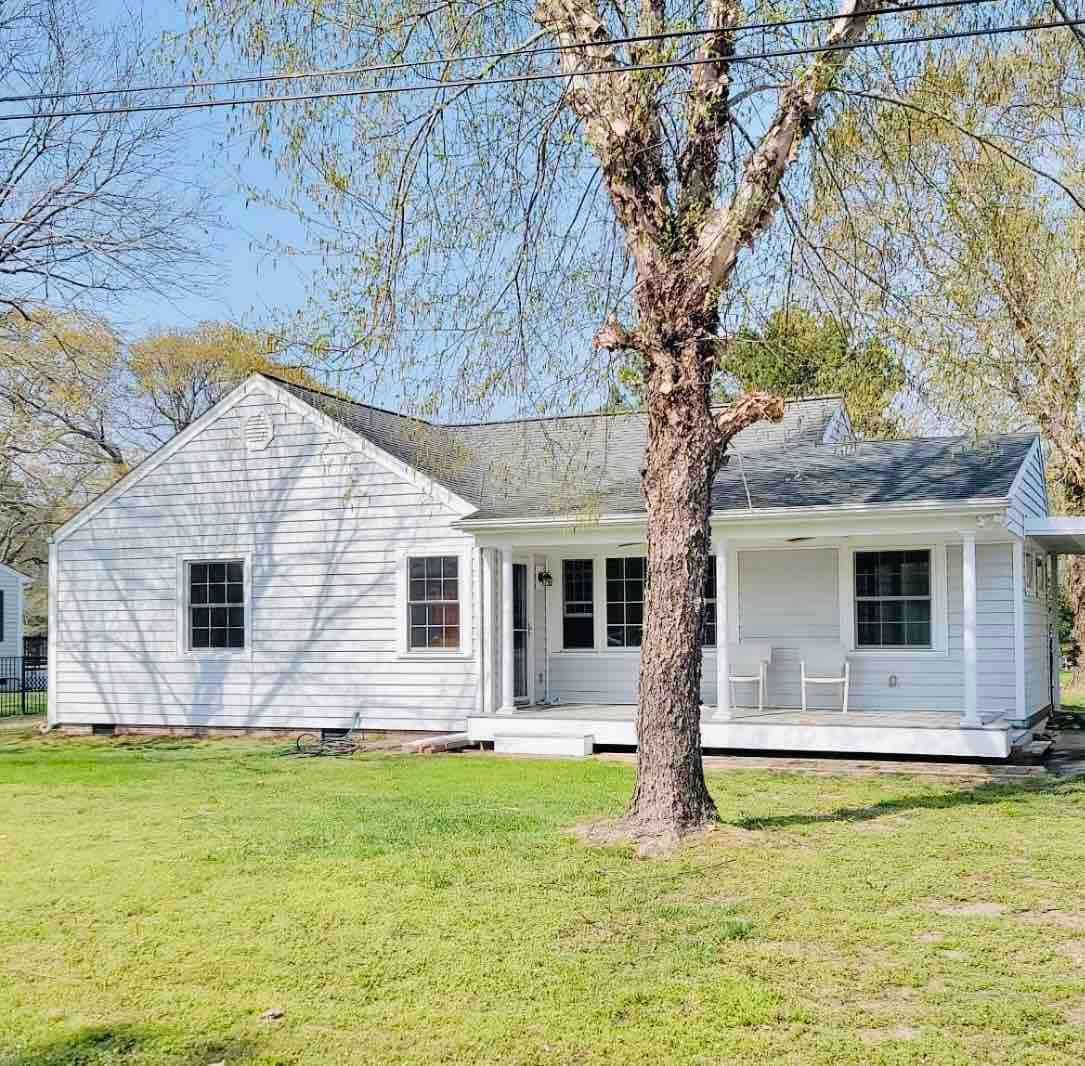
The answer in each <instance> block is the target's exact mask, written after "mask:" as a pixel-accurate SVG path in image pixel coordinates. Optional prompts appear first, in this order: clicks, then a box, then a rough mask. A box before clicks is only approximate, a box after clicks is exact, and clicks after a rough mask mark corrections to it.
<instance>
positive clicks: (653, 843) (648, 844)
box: [569, 818, 765, 859]
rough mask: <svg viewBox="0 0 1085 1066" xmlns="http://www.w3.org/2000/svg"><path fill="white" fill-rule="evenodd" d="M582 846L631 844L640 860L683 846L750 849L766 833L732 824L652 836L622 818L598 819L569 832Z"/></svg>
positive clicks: (664, 854) (662, 854)
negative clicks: (696, 845)
mask: <svg viewBox="0 0 1085 1066" xmlns="http://www.w3.org/2000/svg"><path fill="white" fill-rule="evenodd" d="M569 831H570V832H571V833H572V834H573V836H575V837H576V838H577V839H578V840H579V841H580V842H581V843H583V844H587V845H589V846H592V847H601V848H606V847H620V846H623V845H629V844H633V845H635V846H636V849H637V851H636V854H637V858H639V859H655V858H666V857H667V856H669V855H672V854H673V853H674V852H675V851H676V850H677V849H678V848H679V847H680V846H682V845H685V844H718V845H719V844H722V845H725V846H727V847H751V846H753V845H755V844H759V843H761V842H762V839H763V838H764V836H765V834H764V833H760V832H757V831H756V830H752V829H739V828H738V827H737V826H733V825H721V824H714V825H709V826H706V827H705V828H704V829H697V830H693V831H691V832H689V833H682V834H679V833H673V832H664V833H653V832H648V831H644V830H640V829H638V828H636V827H633V826H630V825H629V823H628V822H627V821H626V820H625V819H624V818H597V819H593V820H591V821H588V822H579V823H578V824H576V825H574V826H573V827H572V828H571V829H570V830H569Z"/></svg>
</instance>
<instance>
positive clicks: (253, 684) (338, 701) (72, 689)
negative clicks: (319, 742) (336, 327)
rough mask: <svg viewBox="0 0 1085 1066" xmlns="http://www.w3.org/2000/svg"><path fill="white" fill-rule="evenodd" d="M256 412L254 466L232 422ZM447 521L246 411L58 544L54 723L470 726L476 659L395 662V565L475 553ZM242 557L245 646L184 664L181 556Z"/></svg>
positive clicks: (429, 504)
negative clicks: (263, 441)
mask: <svg viewBox="0 0 1085 1066" xmlns="http://www.w3.org/2000/svg"><path fill="white" fill-rule="evenodd" d="M257 411H262V412H267V413H268V414H269V415H270V417H271V418H272V420H273V424H274V426H275V437H274V439H273V441H272V443H271V445H270V447H269V448H267V449H266V450H265V451H259V452H251V453H250V452H247V451H246V450H245V449H244V447H243V446H242V445H241V443H240V427H241V418H242V416H245V415H249V414H252V413H255V412H257ZM455 517H456V516H455V514H454V513H453V512H452V511H451V510H450V509H448V508H447V507H446V506H444V505H443V504H442V503H440V502H439V501H437V500H435V499H432V498H431V497H429V496H427V495H425V494H424V493H422V492H420V491H419V489H418V487H417V486H415V485H412V484H409V483H408V482H406V481H404V480H402V479H401V478H399V477H397V476H395V475H394V474H390V473H389V472H388V471H387V470H386V469H385V468H384V467H382V466H380V465H378V464H377V463H375V462H373V461H372V460H371V459H369V458H367V457H364V456H361V455H359V454H358V453H357V452H355V451H353V450H351V449H350V448H349V447H348V446H347V445H346V444H345V443H344V442H343V441H341V440H339V439H338V438H336V437H335V436H333V435H331V434H328V433H326V432H325V431H324V430H323V428H322V427H321V426H320V425H319V424H318V423H316V422H312V421H309V420H307V419H305V418H302V417H301V416H299V415H297V414H296V413H294V412H292V411H288V410H287V409H286V408H285V407H284V406H283V405H281V404H278V403H275V402H269V400H268V399H266V398H262V397H258V396H249V397H247V398H246V399H245V400H244V401H243V403H242V404H241V405H240V406H239V407H238V408H236V409H235V410H233V411H231V412H229V413H228V414H226V415H224V416H223V417H222V418H221V419H220V420H219V421H218V422H216V423H214V424H213V425H212V426H209V427H207V428H205V429H204V431H203V432H202V433H200V434H199V435H197V436H196V437H195V438H193V439H192V440H191V441H189V442H188V443H187V444H186V445H185V446H184V447H183V448H182V449H181V450H180V451H178V452H177V453H175V454H174V455H173V456H171V457H170V458H169V459H168V460H167V461H166V462H165V463H164V464H163V465H162V466H161V467H159V468H158V469H157V470H154V471H152V472H151V473H150V474H148V475H147V476H146V477H144V478H143V479H142V480H140V481H139V482H137V483H136V484H135V485H134V486H133V487H132V488H131V489H129V490H128V491H127V492H125V493H123V494H121V495H119V496H118V497H116V498H115V499H114V500H112V501H111V502H110V503H109V504H108V505H107V506H106V507H105V508H104V509H103V510H102V511H100V512H99V513H98V514H97V515H95V516H94V517H93V518H92V519H91V520H90V521H89V522H87V523H86V524H85V525H84V526H82V527H81V528H79V529H77V530H76V531H75V532H73V533H72V534H71V535H70V536H69V537H68V538H67V539H66V540H64V541H62V542H61V543H60V544H59V545H58V548H57V553H58V588H57V596H56V603H57V646H56V661H55V665H54V672H55V678H56V681H55V684H56V710H57V717H58V720H59V721H60V722H61V723H73V724H75V723H93V722H117V723H121V724H126V725H144V726H145V725H170V726H178V725H193V726H207V725H220V726H234V727H240V726H253V725H265V726H276V727H289V728H320V727H325V726H342V725H347V724H349V723H350V721H351V719H352V717H353V716H354V714H355V712H356V711H360V712H361V714H362V724H363V725H367V724H368V725H370V726H372V727H378V726H379V727H382V728H387V727H388V724H389V723H394V724H396V725H397V726H399V727H400V728H435V727H436V728H445V727H447V728H462V727H463V726H464V725H465V722H466V716H467V714H468V713H469V712H471V711H472V710H473V709H474V706H475V701H476V688H477V681H478V669H477V665H476V662H475V659H474V657H472V658H468V659H464V658H456V657H452V658H442V659H440V660H425V659H422V660H419V659H411V658H403V657H400V656H399V655H398V653H397V649H398V642H397V632H398V626H399V623H400V620H401V617H400V613H401V610H402V606H401V605H400V604H399V603H398V601H397V579H396V568H397V566H398V565H399V561H400V559H401V556H402V553H403V551H404V550H405V549H406V548H407V547H408V546H415V545H417V546H419V548H420V550H425V545H426V544H437V543H440V544H442V545H447V544H449V543H458V544H470V543H471V541H470V538H467V537H464V536H463V535H462V534H459V533H457V532H455V531H454V530H452V529H451V528H450V523H451V521H452V520H454V518H455ZM241 552H244V553H245V554H246V555H247V556H248V557H249V558H250V559H251V573H250V575H249V579H250V600H249V603H248V604H247V610H248V612H249V623H250V647H249V648H247V649H246V650H245V652H244V653H243V654H240V655H225V656H205V657H193V656H191V655H188V654H183V653H181V654H179V653H178V639H177V637H178V634H177V627H178V620H177V603H178V597H179V595H180V593H181V590H179V589H178V588H177V582H178V577H177V572H178V571H177V562H178V558H179V557H185V556H190V555H193V554H201V555H208V554H210V555H215V554H217V555H219V556H220V557H222V558H229V557H231V556H232V555H235V554H238V553H241ZM468 557H469V558H473V557H474V556H473V553H469V555H468ZM472 580H473V575H472V574H464V575H463V581H464V584H465V585H466V584H468V583H470V582H471V581H472ZM464 624H465V625H468V626H469V625H470V624H471V619H470V618H465V619H464ZM471 643H472V646H473V647H477V641H475V640H472V641H471Z"/></svg>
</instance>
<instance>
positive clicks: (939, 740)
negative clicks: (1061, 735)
mask: <svg viewBox="0 0 1085 1066" xmlns="http://www.w3.org/2000/svg"><path fill="white" fill-rule="evenodd" d="M635 714H636V708H635V707H634V706H633V705H632V704H569V705H567V706H550V707H529V708H524V709H522V710H519V711H516V712H514V713H512V714H501V713H498V714H496V715H478V716H475V717H472V718H470V719H469V720H468V736H469V737H470V739H471V740H472V741H473V742H476V743H492V744H493V745H494V748H495V750H497V751H498V752H505V753H508V754H536V755H545V754H553V755H580V754H590V753H591V752H592V751H594V750H595V749H596V748H612V747H619V748H620V747H635V746H636V743H637V737H636V729H635V725H634V716H635ZM716 715H717V712H716V709H715V708H713V707H706V708H704V710H703V712H702V716H701V743H702V745H703V747H704V748H705V749H706V750H709V751H713V750H718V751H773V752H777V751H779V752H807V753H811V754H813V753H818V754H823V753H834V754H857V755H858V754H863V755H897V756H899V755H914V756H928V757H938V758H964V759H1006V758H1009V756H1010V755H1011V754H1012V752H1013V750H1014V748H1015V747H1017V746H1020V745H1023V744H1026V743H1027V742H1028V741H1029V740H1030V739H1031V735H1032V734H1031V732H1030V731H1029V730H1028V729H1020V728H1015V727H1014V726H1012V725H1011V724H1010V723H1009V722H1007V721H1006V720H1005V719H1004V718H994V719H992V720H989V721H982V722H980V723H978V724H976V725H965V724H962V723H961V721H960V716H959V715H956V714H952V713H947V712H945V711H895V712H893V711H890V712H887V711H849V712H848V713H847V714H842V713H841V712H839V711H811V710H807V711H802V710H800V709H797V708H781V707H774V708H770V709H766V710H763V711H757V710H745V709H736V710H735V711H733V712H732V714H731V716H730V717H729V718H727V719H720V718H719V717H717V716H716Z"/></svg>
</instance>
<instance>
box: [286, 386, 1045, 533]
mask: <svg viewBox="0 0 1085 1066" xmlns="http://www.w3.org/2000/svg"><path fill="white" fill-rule="evenodd" d="M274 380H275V382H276V384H278V385H280V386H281V387H283V388H285V389H287V390H289V391H290V392H291V393H293V394H294V395H295V396H297V397H298V398H299V399H301V400H303V401H304V402H305V403H308V404H310V405H311V406H313V407H315V408H316V409H317V410H319V411H322V412H323V413H324V414H326V415H328V416H329V417H331V418H333V419H334V420H335V421H337V422H339V423H341V424H342V425H344V426H346V427H347V428H348V429H351V430H353V431H355V432H357V433H359V434H361V435H362V436H363V437H365V438H366V439H368V440H370V441H372V442H373V443H374V444H376V445H377V446H378V447H380V448H383V449H384V450H385V451H387V452H389V453H391V454H392V455H394V456H395V457H396V458H397V459H399V460H401V461H402V462H405V463H407V464H409V465H410V466H413V467H415V468H416V469H418V470H421V471H422V472H423V473H425V474H427V475H428V476H429V477H432V478H433V479H434V480H435V481H437V482H438V483H440V484H442V485H444V486H445V487H446V488H449V489H451V490H452V491H453V492H455V493H456V494H457V495H459V496H462V497H463V498H464V499H465V500H467V501H468V502H470V503H472V504H473V505H475V506H476V507H477V508H478V513H476V514H473V515H471V518H530V517H545V516H548V515H564V514H575V513H581V512H588V513H592V514H635V513H640V512H643V510H644V501H643V499H642V498H641V494H640V477H639V471H640V467H641V463H642V460H643V455H644V447H645V442H646V419H645V417H644V415H642V414H619V415H584V416H570V417H561V418H538V419H524V420H520V421H510V422H488V423H476V424H471V425H435V424H433V423H429V422H423V421H420V420H418V419H414V418H409V417H407V416H404V415H398V414H394V413H392V412H390V411H383V410H381V409H380V408H376V407H370V406H368V405H366V404H360V403H355V402H353V401H349V400H342V399H338V398H336V397H333V396H329V395H328V394H326V393H321V392H316V391H314V390H312V389H306V388H303V387H302V386H299V385H294V384H292V383H289V382H285V381H282V380H280V379H277V378H276V379H274ZM841 406H842V401H841V400H840V399H839V398H838V397H821V398H817V399H812V400H797V401H793V402H791V403H788V405H787V408H786V412H785V415H784V419H783V421H782V422H779V423H761V424H758V425H756V426H752V427H751V428H750V429H747V430H745V431H744V432H743V433H740V434H739V435H738V436H737V437H736V438H735V440H734V442H733V451H732V454H731V457H730V460H729V462H728V463H727V465H725V466H724V467H723V469H722V470H721V471H720V473H719V475H718V476H717V478H716V482H715V484H714V486H713V492H712V505H713V510H714V511H734V510H742V509H745V508H747V507H748V506H750V504H751V503H752V506H753V507H754V508H769V507H773V508H774V507H797V508H807V507H825V506H834V505H846V504H895V503H909V502H917V501H931V502H940V503H953V502H956V501H965V500H969V499H976V498H994V497H1003V496H1006V495H1008V493H1009V490H1010V486H1011V485H1012V483H1013V479H1014V477H1015V475H1016V474H1017V471H1018V470H1019V469H1020V467H1021V464H1022V463H1023V462H1024V460H1025V456H1026V455H1027V454H1028V450H1029V448H1030V447H1031V446H1032V444H1033V442H1034V441H1035V439H1036V438H1035V436H1034V435H1019V436H1001V437H994V438H988V439H986V440H984V441H982V442H979V443H976V442H975V441H972V440H969V439H966V438H938V439H916V440H903V441H888V442H884V441H869V442H861V443H853V444H847V445H826V444H822V443H821V442H822V441H823V440H824V439H825V433H826V430H827V428H828V427H829V424H830V423H831V422H832V420H833V418H834V416H835V415H836V414H837V413H838V411H839V410H840V407H841ZM735 450H737V452H738V453H740V455H741V460H740V458H739V454H735V453H734V451H735ZM743 475H745V476H744V477H743ZM747 490H748V493H749V495H748V496H747Z"/></svg>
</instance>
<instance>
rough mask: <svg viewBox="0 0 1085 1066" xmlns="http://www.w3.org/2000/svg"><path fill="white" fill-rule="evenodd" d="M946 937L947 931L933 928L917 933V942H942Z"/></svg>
mask: <svg viewBox="0 0 1085 1066" xmlns="http://www.w3.org/2000/svg"><path fill="white" fill-rule="evenodd" d="M945 939H946V934H945V933H939V932H936V931H935V930H933V929H931V930H928V931H927V932H925V933H916V935H915V941H916V943H917V944H941V943H942V941H943V940H945Z"/></svg>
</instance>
